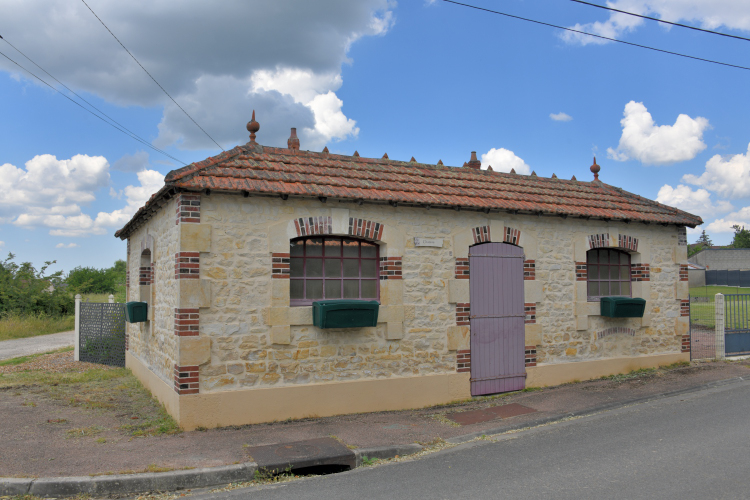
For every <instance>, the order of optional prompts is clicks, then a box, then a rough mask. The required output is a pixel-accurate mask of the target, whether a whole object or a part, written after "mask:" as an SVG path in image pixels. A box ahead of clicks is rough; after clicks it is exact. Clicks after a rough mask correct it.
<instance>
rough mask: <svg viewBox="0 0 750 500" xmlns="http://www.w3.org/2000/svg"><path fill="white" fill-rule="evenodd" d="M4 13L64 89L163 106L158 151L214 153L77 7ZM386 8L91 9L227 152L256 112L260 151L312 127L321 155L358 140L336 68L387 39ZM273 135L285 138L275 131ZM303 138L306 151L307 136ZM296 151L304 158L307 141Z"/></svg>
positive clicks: (25, 6)
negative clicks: (331, 145)
mask: <svg viewBox="0 0 750 500" xmlns="http://www.w3.org/2000/svg"><path fill="white" fill-rule="evenodd" d="M3 7H4V12H7V13H11V14H9V16H10V17H9V19H8V21H9V22H8V23H7V26H5V27H4V31H3V36H4V37H7V38H8V39H9V40H12V41H13V43H14V44H16V45H18V46H19V47H24V52H26V53H27V54H28V55H29V56H30V57H31V58H32V59H34V60H35V61H36V62H38V63H39V64H40V65H41V66H42V67H44V68H45V69H47V70H48V71H50V73H52V74H54V75H55V76H56V77H57V78H59V79H60V80H61V81H63V82H65V83H66V84H67V85H68V86H70V87H72V88H75V89H77V90H83V91H87V92H91V93H94V94H96V95H98V96H99V97H101V98H103V99H105V100H107V101H109V102H111V103H115V104H118V105H138V106H144V107H148V106H155V105H156V106H159V105H164V115H163V118H162V121H161V124H160V126H159V136H158V140H157V141H156V142H157V143H158V144H159V145H162V146H167V145H177V146H178V147H181V148H185V149H202V148H211V149H217V148H216V145H215V144H213V142H212V141H211V140H210V139H208V138H207V137H206V136H205V135H204V134H203V132H201V131H200V129H198V128H197V127H196V126H195V124H193V123H192V122H191V121H190V119H189V118H187V117H186V116H185V115H184V114H183V113H182V111H180V110H179V109H178V108H177V107H176V106H175V105H174V104H173V103H172V102H171V101H169V99H168V98H167V97H166V96H165V95H164V94H163V93H162V92H161V90H160V89H159V88H158V87H157V86H156V85H154V82H153V81H151V80H150V79H149V78H148V76H147V75H146V74H145V73H144V72H143V71H142V70H141V68H139V67H138V66H137V64H136V63H135V62H134V61H133V60H132V59H131V58H130V57H129V56H128V54H127V53H126V52H125V51H123V50H122V48H121V47H120V46H119V44H118V43H117V42H116V41H115V40H114V39H113V38H112V37H111V35H110V34H109V33H107V31H106V30H105V29H104V27H102V26H101V25H100V24H99V22H98V21H97V20H96V18H94V17H93V15H92V14H91V12H89V11H88V9H87V8H86V6H85V5H83V3H81V2H78V3H75V2H74V3H70V2H68V1H65V0H7V2H5V3H4V5H3ZM393 8H395V2H393V1H392V0H360V1H357V2H352V1H350V0H318V1H316V2H300V1H298V0H275V1H273V2H269V1H266V0H248V1H244V2H228V3H226V4H224V5H222V8H220V9H217V8H216V6H215V5H212V4H210V3H206V2H202V1H199V0H185V1H177V0H131V1H128V2H100V3H98V4H97V5H96V6H94V9H95V10H96V12H97V14H98V15H99V17H101V19H102V20H104V22H105V23H107V25H108V26H109V28H110V29H111V30H112V31H113V32H114V33H115V34H116V35H117V36H118V38H120V39H121V40H122V42H123V43H124V44H125V45H126V46H127V47H128V49H129V50H130V51H131V52H132V53H133V54H134V55H135V56H136V57H137V58H138V59H139V61H140V62H141V63H142V64H143V65H144V67H146V68H147V69H148V70H149V72H150V73H151V74H153V75H154V77H155V78H156V80H158V81H159V83H160V84H161V85H162V86H163V87H164V88H165V89H167V91H168V92H169V93H170V94H171V95H172V96H173V97H174V98H175V99H176V100H177V102H179V103H180V105H181V106H182V107H183V108H185V109H186V110H187V111H188V112H189V113H190V114H191V115H192V117H193V118H194V119H195V120H196V121H197V122H198V123H200V125H201V126H202V127H203V128H204V129H205V130H206V131H207V132H208V133H209V134H211V136H213V137H214V139H216V140H217V141H218V142H219V143H220V144H222V146H224V147H225V148H229V147H233V146H234V145H236V144H237V143H238V142H239V143H245V142H247V134H246V133H245V132H244V125H245V123H247V121H248V120H249V119H250V113H251V111H252V110H253V109H256V110H257V111H258V114H259V117H258V118H259V120H258V121H259V122H260V124H261V130H260V133H259V134H258V141H259V142H261V143H262V144H268V145H277V146H278V145H285V144H286V139H287V138H288V136H289V127H294V126H296V127H298V128H299V129H300V130H304V129H306V128H307V129H309V132H308V135H309V137H308V142H309V147H310V148H312V147H314V148H316V149H317V148H318V147H322V144H321V141H326V140H339V139H344V138H346V137H349V136H356V134H357V128H356V126H355V122H354V120H352V119H350V118H347V117H346V116H345V115H344V114H343V111H342V103H341V100H340V99H339V98H338V97H337V96H336V95H335V92H336V90H337V89H338V88H339V87H340V86H341V66H342V64H345V63H348V62H350V61H349V60H348V57H347V53H348V50H349V47H350V46H351V44H352V43H354V42H355V41H356V40H359V39H360V38H362V37H366V36H380V35H383V34H385V33H387V32H388V30H390V29H391V27H392V26H393V24H394V22H395V21H394V16H393V12H392V10H393ZM6 17H8V16H6ZM248 20H251V22H250V24H248ZM29 25H34V26H39V27H40V29H38V30H34V31H35V33H32V32H30V31H29V30H28V29H25V28H24V26H29ZM196 33H211V36H196ZM11 66H12V65H11V64H10V63H8V62H7V61H5V60H3V61H0V70H2V69H4V70H5V71H7V72H9V73H11V74H12V73H13V71H15V70H14V69H13V68H12V67H11ZM259 82H262V83H265V85H259ZM261 88H262V89H263V90H261ZM290 96H291V97H290ZM264 118H265V120H264ZM285 120H288V121H285ZM271 122H279V124H278V125H272V123H271ZM274 127H277V128H279V129H285V130H286V132H285V133H284V134H283V135H281V134H280V133H274ZM300 139H301V140H302V141H305V135H304V134H300ZM302 147H303V148H305V149H307V148H308V147H306V145H305V144H304V142H303V144H302ZM139 154H140V153H139ZM134 156H137V155H134ZM136 160H138V158H131V159H123V160H122V162H120V161H118V162H117V164H116V165H115V168H117V169H123V170H127V171H137V170H140V169H142V168H146V167H145V164H144V163H143V162H138V161H136Z"/></svg>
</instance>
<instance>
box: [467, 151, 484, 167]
mask: <svg viewBox="0 0 750 500" xmlns="http://www.w3.org/2000/svg"><path fill="white" fill-rule="evenodd" d="M466 166H467V167H469V168H475V169H477V170H479V169H480V168H481V167H482V162H481V161H479V160H477V152H476V151H472V152H471V160H469V161H468V163H466Z"/></svg>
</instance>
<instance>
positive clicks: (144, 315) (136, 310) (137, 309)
mask: <svg viewBox="0 0 750 500" xmlns="http://www.w3.org/2000/svg"><path fill="white" fill-rule="evenodd" d="M147 319H148V303H147V302H128V303H126V304H125V321H127V322H128V323H143V322H144V321H146V320H147Z"/></svg>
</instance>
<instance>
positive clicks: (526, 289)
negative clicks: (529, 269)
mask: <svg viewBox="0 0 750 500" xmlns="http://www.w3.org/2000/svg"><path fill="white" fill-rule="evenodd" d="M523 300H524V302H527V303H530V302H541V301H542V282H541V281H536V280H527V281H524V282H523Z"/></svg>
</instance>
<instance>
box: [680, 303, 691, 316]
mask: <svg viewBox="0 0 750 500" xmlns="http://www.w3.org/2000/svg"><path fill="white" fill-rule="evenodd" d="M680 316H683V317H686V316H690V299H685V300H680Z"/></svg>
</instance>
